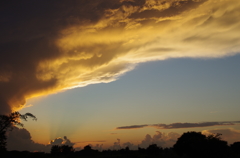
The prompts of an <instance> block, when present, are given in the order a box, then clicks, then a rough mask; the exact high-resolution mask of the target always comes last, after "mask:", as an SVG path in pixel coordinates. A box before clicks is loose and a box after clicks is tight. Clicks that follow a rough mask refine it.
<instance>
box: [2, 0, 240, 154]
mask: <svg viewBox="0 0 240 158" xmlns="http://www.w3.org/2000/svg"><path fill="white" fill-rule="evenodd" d="M1 3H2V4H1V5H0V6H1V7H0V11H1V15H0V19H1V21H2V25H1V26H0V28H1V31H0V89H1V91H0V109H1V111H0V113H1V114H8V113H10V112H11V111H16V110H17V111H20V113H23V114H24V113H27V112H30V113H32V114H34V115H35V116H36V117H37V118H38V120H37V122H35V121H31V120H29V121H27V122H24V125H25V126H24V128H17V127H16V128H15V129H14V130H13V131H14V132H9V133H8V137H9V139H8V149H9V150H15V149H17V150H30V151H36V150H43V151H46V150H49V148H50V146H51V145H53V144H68V145H74V147H76V148H77V147H79V148H82V147H84V146H85V145H88V144H92V146H93V147H94V148H96V149H99V150H101V149H106V148H111V149H119V148H122V147H125V146H129V147H130V148H132V149H136V148H137V147H138V146H141V147H147V146H148V145H149V144H152V143H156V144H158V145H159V146H162V147H170V146H172V145H173V144H174V143H175V142H176V140H177V138H178V137H180V136H181V134H182V133H184V132H187V131H198V132H202V133H203V134H206V135H208V134H211V133H222V134H223V135H222V138H223V139H224V140H227V141H228V142H229V143H233V142H236V141H240V126H239V125H240V118H239V116H238V115H239V114H238V111H239V110H240V106H239V103H240V99H239V96H240V84H239V79H240V71H239V68H240V37H239V32H240V31H239V30H240V16H239V15H240V1H238V0H168V1H164V0H138V1H136V0H91V1H88V0H81V1H77V0H68V1H65V0H58V1H51V2H49V1H34V2H33V1H30V0H25V1H22V2H19V1H16V0H15V1H14V0H13V1H7V2H1ZM13 142H15V143H13ZM16 142H18V143H16ZM47 144H48V145H47Z"/></svg>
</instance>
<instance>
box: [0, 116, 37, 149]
mask: <svg viewBox="0 0 240 158" xmlns="http://www.w3.org/2000/svg"><path fill="white" fill-rule="evenodd" d="M29 117H30V118H32V119H33V120H35V121H36V120H37V118H36V117H35V116H34V115H33V114H31V113H26V114H24V115H22V114H20V113H19V112H12V113H10V114H9V115H0V151H6V139H7V137H6V132H7V130H8V129H11V127H12V126H14V125H18V126H21V127H23V123H21V120H24V121H27V119H28V118H29Z"/></svg>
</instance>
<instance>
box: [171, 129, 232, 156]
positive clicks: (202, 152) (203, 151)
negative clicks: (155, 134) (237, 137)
mask: <svg viewBox="0 0 240 158" xmlns="http://www.w3.org/2000/svg"><path fill="white" fill-rule="evenodd" d="M173 148H174V150H175V152H176V153H177V154H178V155H179V156H186V157H205V158H208V157H209V158H210V157H218V158H225V157H227V156H228V155H229V154H230V153H229V147H228V145H227V142H226V141H223V140H221V137H220V134H215V135H209V136H205V135H203V134H202V133H200V132H187V133H184V134H183V135H182V136H181V137H180V138H178V141H177V142H176V144H175V145H174V146H173Z"/></svg>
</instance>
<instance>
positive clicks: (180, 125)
mask: <svg viewBox="0 0 240 158" xmlns="http://www.w3.org/2000/svg"><path fill="white" fill-rule="evenodd" d="M239 124H240V121H230V122H201V123H172V124H144V125H131V126H121V127H117V128H116V129H117V130H120V129H122V130H123V129H139V128H144V127H153V128H157V129H178V128H196V127H210V126H230V125H239Z"/></svg>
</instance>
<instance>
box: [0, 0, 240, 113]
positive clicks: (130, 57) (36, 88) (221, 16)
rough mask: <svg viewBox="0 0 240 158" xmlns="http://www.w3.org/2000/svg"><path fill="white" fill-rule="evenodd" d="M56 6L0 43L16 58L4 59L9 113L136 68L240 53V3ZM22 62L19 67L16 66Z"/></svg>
mask: <svg viewBox="0 0 240 158" xmlns="http://www.w3.org/2000/svg"><path fill="white" fill-rule="evenodd" d="M51 5H53V6H54V7H53V8H54V9H53V10H51V9H49V10H48V8H47V9H45V10H47V12H49V13H52V14H49V15H52V16H49V17H46V15H45V16H42V15H41V16H39V17H38V18H39V19H40V20H38V21H37V22H36V20H35V19H34V18H35V17H29V18H30V19H31V18H32V21H31V20H30V21H29V20H28V21H27V20H26V19H23V22H24V20H26V23H27V24H28V25H24V24H22V23H21V24H20V25H19V27H20V28H19V29H16V28H14V29H13V31H15V32H17V34H16V35H14V36H13V35H12V34H11V35H12V36H9V37H8V38H9V39H8V38H6V39H5V41H4V40H3V39H0V41H1V45H3V46H4V47H3V50H2V52H4V53H6V54H7V53H9V52H10V53H9V54H13V55H15V54H17V55H15V56H14V58H16V59H13V58H10V57H9V56H7V55H6V56H3V58H2V60H1V61H3V60H6V61H8V63H6V62H3V63H2V64H1V66H5V67H6V66H7V67H8V71H6V69H4V70H1V71H0V83H1V88H3V89H7V88H9V89H11V90H7V91H8V92H7V93H6V94H5V93H3V92H2V93H1V94H0V95H1V96H0V99H1V102H2V103H3V108H4V107H9V106H11V108H6V110H5V111H9V110H10V109H12V108H16V107H17V108H21V107H22V105H23V104H24V103H25V99H28V98H31V97H36V96H41V95H46V94H49V93H54V92H58V91H61V90H64V89H71V88H74V87H81V86H86V85H89V84H93V83H101V82H111V81H114V80H116V79H117V78H118V77H119V76H120V75H122V74H124V73H125V72H127V71H130V70H132V69H133V68H134V66H135V65H136V64H138V63H142V62H148V61H153V60H165V59H168V58H183V57H184V58H188V57H190V58H219V57H224V56H230V55H234V54H237V53H239V52H240V40H239V38H240V37H239V30H240V1H238V0H221V1H215V0H170V1H167V2H166V1H163V0H141V1H133V0H124V1H123V0H119V1H118V0H115V1H101V0H99V1H95V0H94V1H81V2H77V1H76V2H75V1H74V3H70V2H69V4H66V5H65V6H64V5H62V3H61V2H58V3H56V4H51ZM44 7H45V6H44ZM32 12H33V13H35V12H34V11H32ZM39 12H41V13H42V11H41V10H40V11H39ZM29 16H31V15H29ZM44 17H46V19H43V18H44ZM41 19H43V20H42V23H41V24H39V25H37V24H38V23H39V21H41ZM44 20H45V21H44ZM16 21H17V20H16ZM16 23H18V24H19V22H18V21H17V22H16ZM33 24H35V25H34V26H36V28H35V29H34V28H32V26H33ZM56 24H58V25H56ZM3 27H4V26H3ZM28 28H29V29H28ZM4 29H5V30H8V28H7V27H6V28H3V30H4ZM9 29H11V28H9ZM33 30H35V31H36V32H37V33H35V32H34V31H33ZM24 31H25V32H27V35H26V36H23V35H22V32H24ZM51 31H52V32H51ZM7 35H9V34H7ZM7 35H5V36H4V37H7ZM3 41H4V42H3ZM16 41H17V42H16ZM19 41H20V42H19ZM23 57H24V59H23V61H22V62H20V61H18V60H17V58H20V59H21V58H23ZM9 63H10V66H9ZM11 64H12V65H11ZM27 76H28V77H27Z"/></svg>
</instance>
